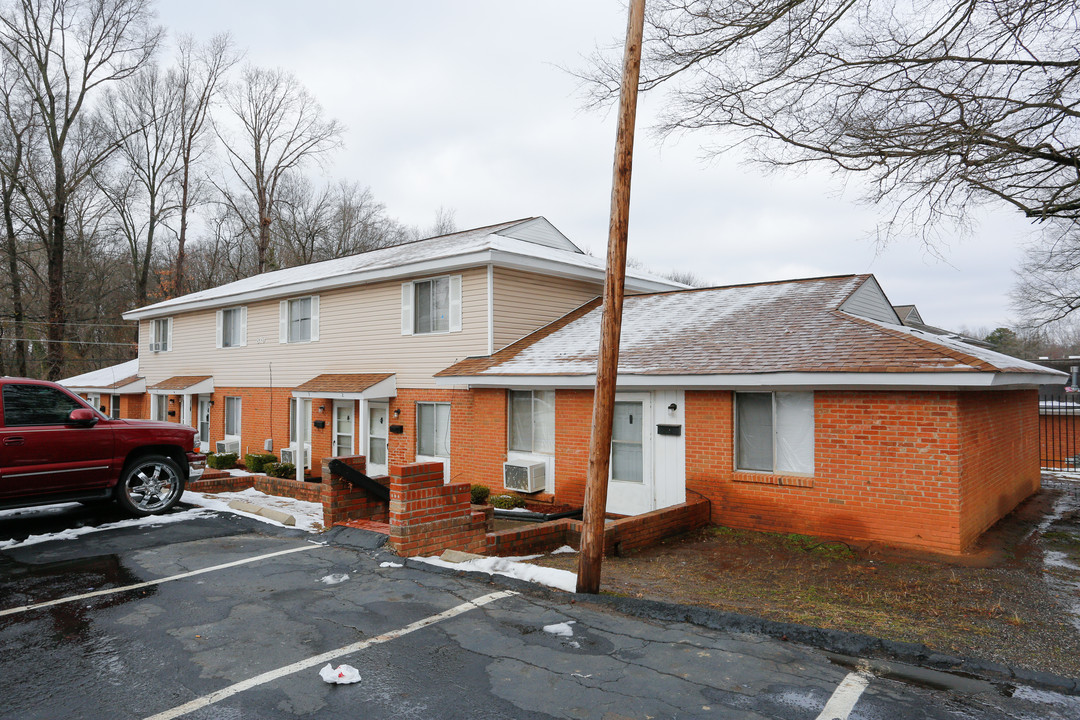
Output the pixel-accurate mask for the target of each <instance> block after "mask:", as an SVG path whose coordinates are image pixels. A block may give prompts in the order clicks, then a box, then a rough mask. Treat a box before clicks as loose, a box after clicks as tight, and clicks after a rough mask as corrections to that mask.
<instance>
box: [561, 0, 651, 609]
mask: <svg viewBox="0 0 1080 720" xmlns="http://www.w3.org/2000/svg"><path fill="white" fill-rule="evenodd" d="M644 25H645V0H631V3H630V19H629V21H628V23H627V26H626V49H625V51H624V54H623V73H622V90H621V91H620V93H619V129H618V131H617V133H616V135H615V166H614V170H613V173H612V181H611V220H610V222H609V224H608V252H607V277H606V279H605V280H604V314H603V317H602V319H601V321H600V351H599V353H598V354H597V360H596V389H595V391H594V393H593V418H592V436H591V437H590V439H589V475H588V478H587V480H586V484H585V516H584V527H583V529H582V533H581V555H580V557H579V558H578V578H577V591H578V592H584V593H597V592H600V563H601V561H602V560H603V558H604V515H605V512H606V509H607V491H608V464H609V463H610V460H611V423H612V416H613V414H614V409H615V382H616V378H617V376H618V372H619V336H620V334H621V330H622V307H623V285H624V283H625V281H626V235H627V229H628V227H629V224H630V171H631V167H632V166H633V160H634V121H635V118H636V116H637V94H638V92H637V88H638V76H639V75H640V72H641V37H642V31H643V29H644Z"/></svg>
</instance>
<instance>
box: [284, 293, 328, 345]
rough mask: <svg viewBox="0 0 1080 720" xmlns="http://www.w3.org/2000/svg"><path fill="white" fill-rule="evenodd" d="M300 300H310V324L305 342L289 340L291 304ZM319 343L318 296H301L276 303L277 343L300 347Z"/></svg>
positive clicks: (291, 321)
mask: <svg viewBox="0 0 1080 720" xmlns="http://www.w3.org/2000/svg"><path fill="white" fill-rule="evenodd" d="M302 300H311V314H310V321H311V322H310V324H309V331H308V338H307V339H306V340H290V339H289V329H290V327H291V326H292V323H293V320H294V318H293V316H292V308H293V307H294V305H293V303H294V302H297V301H302ZM318 341H319V296H318V295H301V296H300V297H294V298H289V299H288V300H282V301H281V302H280V303H278V342H279V343H281V344H283V345H286V344H288V345H302V344H305V343H313V342H318Z"/></svg>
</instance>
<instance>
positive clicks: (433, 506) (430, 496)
mask: <svg viewBox="0 0 1080 720" xmlns="http://www.w3.org/2000/svg"><path fill="white" fill-rule="evenodd" d="M470 499H471V498H470V493H469V485H468V483H450V484H444V483H443V475H442V465H441V464H440V463H412V464H409V465H391V466H390V541H389V545H390V547H391V548H393V549H394V551H395V552H396V553H397V554H398V555H401V556H403V557H412V556H415V555H432V554H435V555H437V554H439V553H441V552H442V551H443V550H448V549H452V550H462V551H464V552H473V553H482V552H484V551H485V549H486V548H487V540H486V537H485V535H486V530H487V522H486V516H485V513H484V512H483V511H479V510H475V511H474V510H473V508H472V505H470Z"/></svg>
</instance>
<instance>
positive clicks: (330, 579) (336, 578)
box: [319, 573, 349, 585]
mask: <svg viewBox="0 0 1080 720" xmlns="http://www.w3.org/2000/svg"><path fill="white" fill-rule="evenodd" d="M348 579H349V575H348V573H335V574H333V575H327V576H326V577H324V578H322V579H321V580H319V582H321V583H322V584H323V585H339V584H341V583H343V582H345V581H346V580H348Z"/></svg>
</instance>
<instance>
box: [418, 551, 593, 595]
mask: <svg viewBox="0 0 1080 720" xmlns="http://www.w3.org/2000/svg"><path fill="white" fill-rule="evenodd" d="M533 557H539V556H533ZM412 559H413V560H419V561H420V562H424V563H427V564H429V565H435V566H436V567H444V568H452V569H454V570H476V571H478V572H485V573H487V574H488V575H503V576H505V577H512V578H517V579H518V580H524V581H525V582H531V583H537V584H538V585H546V586H547V587H553V588H555V589H557V590H565V591H566V592H576V591H577V574H576V573H572V572H570V571H568V570H556V569H555V568H547V567H540V566H539V565H529V564H528V563H523V562H517V559H516V558H501V557H485V558H479V559H477V560H467V561H466V562H461V563H448V562H446V561H444V560H440V559H439V558H437V557H414V558H412Z"/></svg>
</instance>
